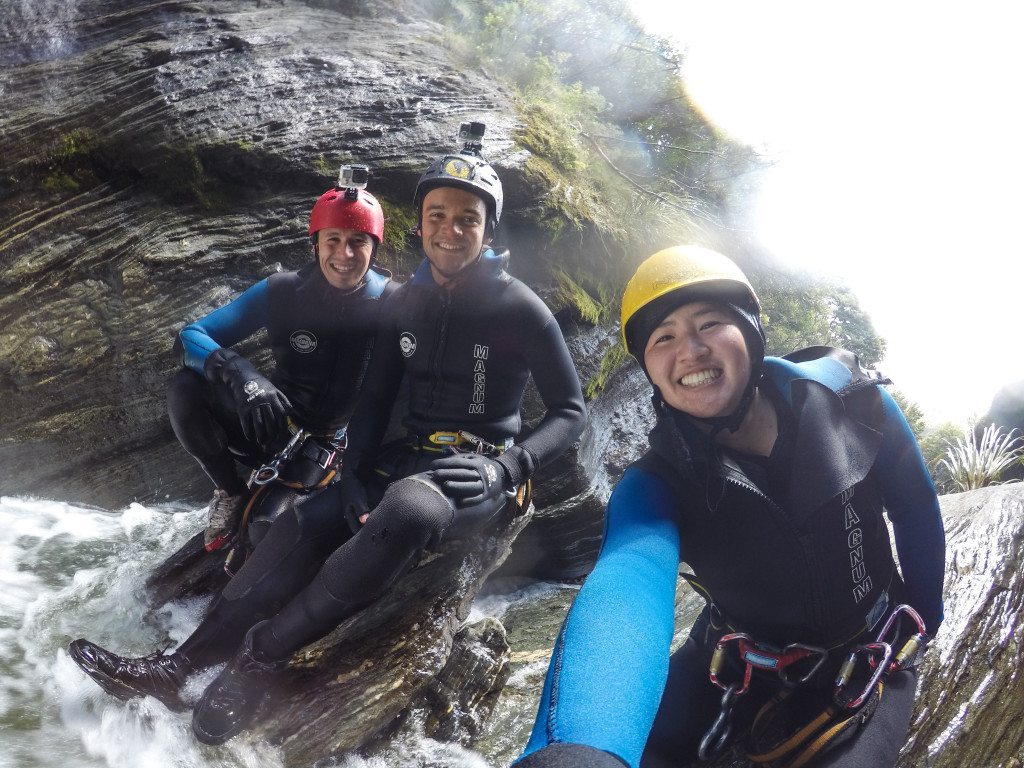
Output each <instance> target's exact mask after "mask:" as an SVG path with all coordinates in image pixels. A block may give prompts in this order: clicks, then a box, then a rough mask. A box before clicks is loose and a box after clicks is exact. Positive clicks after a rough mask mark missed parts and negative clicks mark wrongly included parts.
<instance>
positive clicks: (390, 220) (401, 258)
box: [377, 197, 419, 275]
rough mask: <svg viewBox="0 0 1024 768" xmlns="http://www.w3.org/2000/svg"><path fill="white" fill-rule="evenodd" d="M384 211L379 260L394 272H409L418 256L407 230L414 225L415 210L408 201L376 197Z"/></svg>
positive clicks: (416, 261) (414, 266) (401, 273)
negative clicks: (396, 201)
mask: <svg viewBox="0 0 1024 768" xmlns="http://www.w3.org/2000/svg"><path fill="white" fill-rule="evenodd" d="M377 199H378V200H379V201H380V207H381V209H382V210H383V211H384V246H383V247H382V248H381V251H382V252H383V253H380V254H378V258H379V259H380V261H381V262H382V263H383V264H384V265H385V266H386V267H387V268H388V269H390V270H392V271H393V272H395V273H396V274H400V275H403V274H409V273H410V272H411V271H412V270H413V269H415V268H416V264H417V263H418V261H419V256H418V254H417V253H416V246H415V243H414V242H413V238H412V237H411V236H410V235H409V231H410V230H411V229H412V228H413V227H415V226H416V211H415V210H414V209H413V207H412V205H411V204H409V203H392V202H391V201H389V200H386V199H384V198H382V197H379V198H377Z"/></svg>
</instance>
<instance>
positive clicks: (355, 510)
mask: <svg viewBox="0 0 1024 768" xmlns="http://www.w3.org/2000/svg"><path fill="white" fill-rule="evenodd" d="M334 493H335V495H336V496H337V499H338V506H339V507H340V511H341V516H342V517H343V518H344V520H345V523H346V524H347V525H348V527H349V530H350V531H352V533H353V534H356V533H359V529H360V528H362V527H363V524H362V523H361V522H360V521H359V518H360V517H362V516H363V515H365V514H366V513H367V512H369V511H370V503H369V502H368V501H367V500H366V488H365V487H363V484H362V482H361V481H360V480H359V478H358V477H356V476H355V473H353V472H342V473H341V475H340V476H339V478H338V482H337V483H335V491H334Z"/></svg>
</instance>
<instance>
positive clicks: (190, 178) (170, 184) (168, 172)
mask: <svg viewBox="0 0 1024 768" xmlns="http://www.w3.org/2000/svg"><path fill="white" fill-rule="evenodd" d="M158 157H159V160H158V161H157V162H156V163H154V164H153V165H152V167H151V168H150V169H149V171H150V173H149V175H148V176H147V178H146V183H147V184H148V185H149V186H151V187H153V188H154V189H155V190H156V191H158V192H159V193H160V194H161V195H163V196H165V197H169V198H171V199H173V200H187V201H195V202H198V203H199V204H200V205H201V206H202V207H204V208H213V207H215V203H216V199H215V198H214V197H211V195H210V193H209V191H208V186H209V184H208V182H209V179H208V178H207V175H206V170H205V169H204V168H203V161H202V159H201V158H200V156H199V148H198V147H196V146H193V145H186V146H176V145H171V144H165V145H164V146H162V147H161V148H160V151H159V155H158Z"/></svg>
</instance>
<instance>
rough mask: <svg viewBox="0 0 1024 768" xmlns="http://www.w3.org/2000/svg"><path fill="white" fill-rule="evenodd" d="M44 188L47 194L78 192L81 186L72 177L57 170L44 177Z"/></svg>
mask: <svg viewBox="0 0 1024 768" xmlns="http://www.w3.org/2000/svg"><path fill="white" fill-rule="evenodd" d="M42 186H43V189H45V190H46V191H47V192H76V191H78V189H79V186H80V185H79V183H78V182H77V181H75V180H74V178H73V177H72V176H70V175H69V174H67V173H65V172H64V171H62V170H60V169H59V168H57V169H54V170H52V171H50V173H48V174H46V176H44V177H43V181H42Z"/></svg>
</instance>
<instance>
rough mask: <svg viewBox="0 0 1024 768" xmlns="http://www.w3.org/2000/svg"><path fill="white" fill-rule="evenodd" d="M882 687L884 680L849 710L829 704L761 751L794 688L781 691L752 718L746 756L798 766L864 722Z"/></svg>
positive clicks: (783, 766) (756, 760)
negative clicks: (861, 701) (865, 699)
mask: <svg viewBox="0 0 1024 768" xmlns="http://www.w3.org/2000/svg"><path fill="white" fill-rule="evenodd" d="M884 687H885V683H884V682H880V683H879V684H878V687H877V689H876V690H875V692H874V694H872V696H871V697H870V698H869V700H868V701H866V702H865V703H864V705H863V706H862V707H860V708H859V709H857V710H856V711H854V712H852V713H849V712H848V711H847V710H844V709H841V708H840V707H838V706H836V705H835V704H832V703H830V704H828V705H827V706H826V707H825V709H823V710H822V711H821V712H819V713H818V714H817V715H815V717H814V718H812V719H811V720H810V722H808V723H807V724H806V725H804V726H802V727H801V728H799V729H797V730H796V731H795V732H793V733H792V734H790V735H789V736H787V737H786V738H784V739H783V740H782V741H781V742H778V743H776V744H774V745H773V746H771V747H770V748H768V749H767V750H766V751H760V750H764V747H765V745H763V744H761V743H760V742H761V741H762V740H763V739H764V738H765V736H766V734H767V733H769V732H771V731H772V730H774V729H775V727H776V721H777V720H778V719H779V718H781V717H785V713H784V712H782V711H781V709H780V708H782V707H784V706H785V700H786V698H788V696H789V695H790V694H791V693H792V692H793V691H792V690H785V691H782V692H781V693H779V694H778V695H776V696H774V697H772V698H771V699H770V700H769V701H768V702H767V703H765V705H764V706H763V707H761V709H760V711H759V712H758V713H757V715H756V717H755V718H754V723H753V725H752V726H751V728H750V734H749V737H748V741H747V748H746V750H745V756H746V758H747V759H748V760H750V761H751V762H752V763H758V764H764V765H777V766H778V767H779V768H801V767H802V766H804V765H806V764H807V763H808V762H809V761H811V760H812V759H814V758H815V757H816V756H818V755H820V754H822V753H824V752H826V751H827V750H829V749H832V748H834V747H836V746H838V745H839V744H840V743H841V742H842V741H844V740H845V738H846V737H847V736H850V735H852V734H853V733H854V732H855V731H856V729H857V728H859V727H860V726H862V725H863V724H864V723H866V722H867V721H868V720H869V719H870V717H871V715H873V714H874V711H875V708H876V707H877V706H878V702H879V701H880V700H881V698H882V692H883V690H884ZM787 759H788V761H787Z"/></svg>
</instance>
